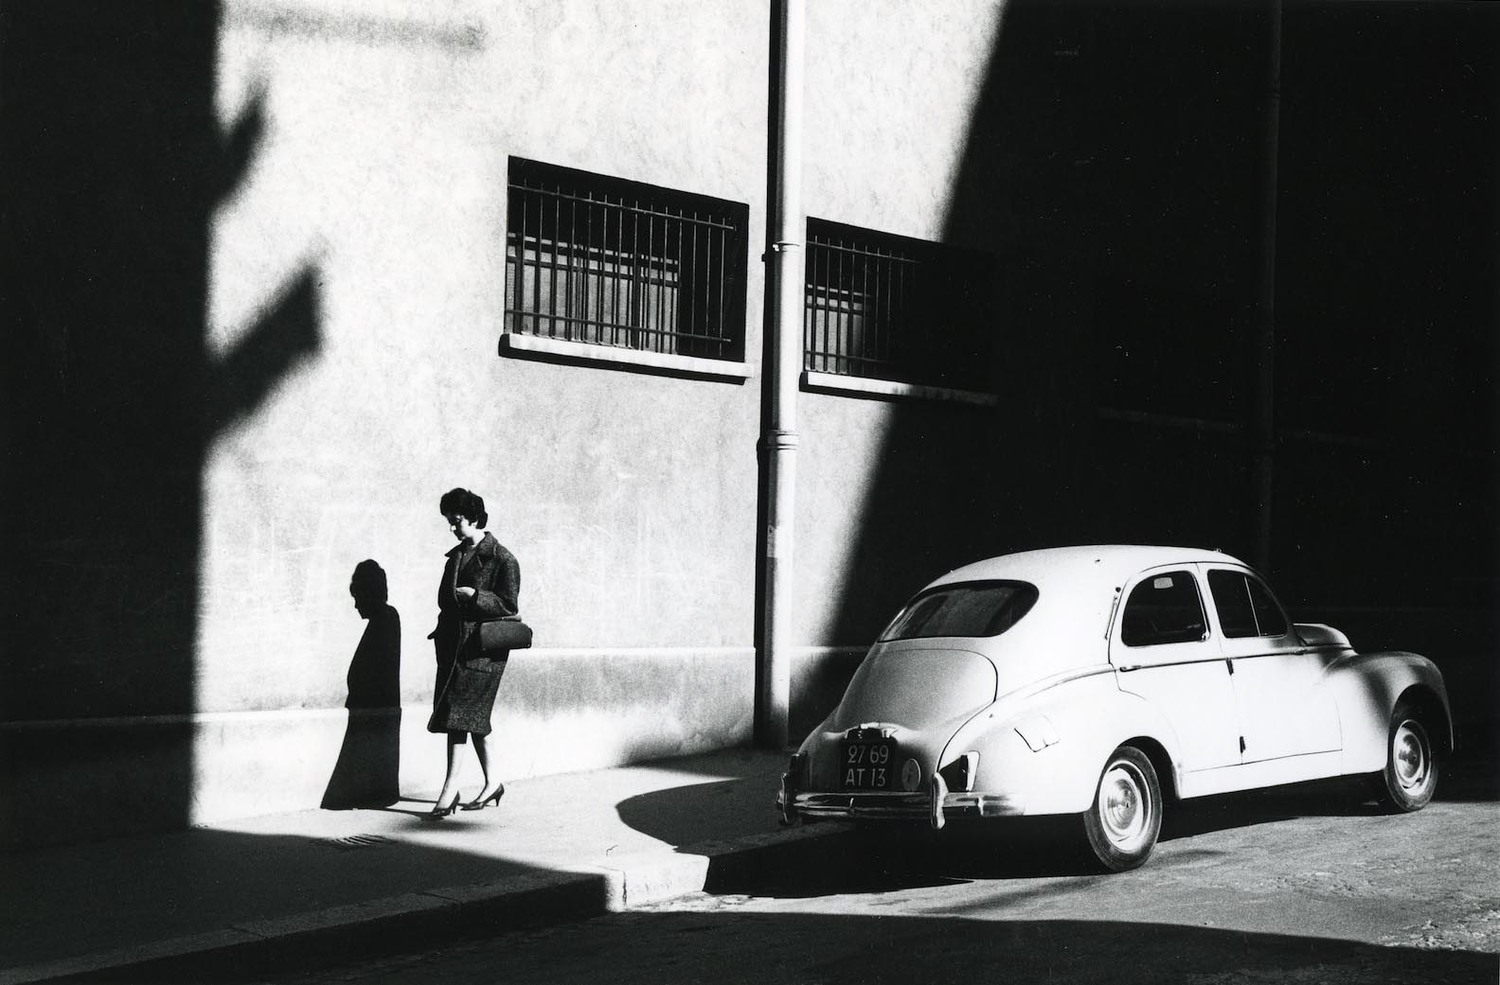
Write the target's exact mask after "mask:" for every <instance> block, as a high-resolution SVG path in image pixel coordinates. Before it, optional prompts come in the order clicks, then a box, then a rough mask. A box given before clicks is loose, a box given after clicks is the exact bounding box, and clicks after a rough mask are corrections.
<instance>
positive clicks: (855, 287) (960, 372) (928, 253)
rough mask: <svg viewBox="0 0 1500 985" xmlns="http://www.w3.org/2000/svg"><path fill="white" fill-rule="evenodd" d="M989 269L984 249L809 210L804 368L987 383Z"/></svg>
mask: <svg viewBox="0 0 1500 985" xmlns="http://www.w3.org/2000/svg"><path fill="white" fill-rule="evenodd" d="M989 271H990V263H989V261H988V258H987V257H985V256H984V255H983V254H979V253H974V252H972V251H968V250H960V249H956V248H954V247H949V246H943V245H941V244H938V243H928V242H923V241H921V240H914V239H907V238H905V237H901V236H892V235H889V234H886V233H878V232H873V231H871V230H868V229H858V228H855V227H853V226H844V225H839V224H836V223H832V222H826V221H824V220H820V219H808V220H807V288H806V299H807V303H806V306H805V312H804V319H803V351H804V362H803V367H804V368H805V369H807V370H809V371H811V372H817V373H832V374H836V375H840V376H857V377H865V378H868V379H876V380H889V381H893V382H898V383H912V384H923V385H929V386H941V387H949V388H954V389H965V390H977V391H981V392H988V391H989V390H991V389H992V384H991V342H990V337H989V332H990V330H991V327H992V326H993V324H994V317H993V313H994V303H993V291H992V289H991V285H990V274H989Z"/></svg>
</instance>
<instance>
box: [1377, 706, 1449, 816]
mask: <svg viewBox="0 0 1500 985" xmlns="http://www.w3.org/2000/svg"><path fill="white" fill-rule="evenodd" d="M1380 779H1381V780H1382V783H1381V787H1382V789H1381V791H1380V800H1381V804H1382V806H1384V807H1385V808H1386V809H1388V810H1390V811H1391V812H1392V813H1396V814H1409V813H1411V812H1412V811H1419V810H1421V809H1422V808H1424V807H1426V806H1427V804H1428V802H1429V801H1431V800H1432V795H1433V794H1434V793H1435V792H1437V781H1438V752H1437V746H1435V745H1433V743H1432V736H1431V735H1430V734H1429V733H1428V731H1427V726H1426V724H1425V722H1424V717H1423V716H1422V715H1421V714H1420V713H1419V712H1418V711H1417V708H1416V707H1415V706H1414V705H1412V704H1410V703H1408V702H1405V701H1399V702H1397V703H1396V708H1395V710H1394V711H1392V712H1391V724H1390V728H1389V729H1388V730H1387V732H1386V740H1385V770H1384V771H1383V772H1382V773H1381V776H1380Z"/></svg>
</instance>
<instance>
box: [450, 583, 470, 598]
mask: <svg viewBox="0 0 1500 985" xmlns="http://www.w3.org/2000/svg"><path fill="white" fill-rule="evenodd" d="M453 594H454V595H457V596H458V597H459V598H461V599H471V598H473V597H474V595H475V592H474V589H472V588H470V587H469V586H468V585H459V586H458V587H457V588H455V589H454V590H453Z"/></svg>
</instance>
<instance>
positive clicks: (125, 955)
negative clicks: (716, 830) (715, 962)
mask: <svg viewBox="0 0 1500 985" xmlns="http://www.w3.org/2000/svg"><path fill="white" fill-rule="evenodd" d="M844 830H845V829H844V827H843V826H842V825H818V826H816V827H808V828H803V827H798V828H788V829H785V830H782V831H774V832H768V833H765V834H757V835H751V836H748V837H745V838H740V839H734V840H729V841H709V842H700V843H698V844H695V845H691V846H687V847H684V848H679V849H677V850H676V851H673V850H670V849H662V850H659V851H646V852H635V853H631V854H627V855H621V856H607V857H605V858H602V859H595V860H592V861H591V862H590V863H587V864H581V865H578V866H576V867H575V870H574V871H571V872H539V873H528V874H526V875H519V876H511V877H508V878H505V879H499V880H495V881H492V882H485V883H475V884H469V885H460V886H450V887H444V888H438V889H430V890H423V891H420V892H414V893H404V894H402V895H399V896H390V897H386V898H383V899H376V900H369V901H366V902H361V903H352V904H348V905H344V906H336V907H330V908H326V909H322V910H313V911H309V912H307V913H300V914H296V915H293V916H288V917H277V918H270V919H265V920H255V921H248V922H245V923H242V924H237V925H235V926H232V927H228V928H225V929H223V930H216V931H210V932H207V933H202V934H192V935H187V936H183V937H176V938H171V939H167V940H162V941H155V942H151V943H146V944H141V945H137V946H132V947H127V948H119V949H115V950H110V951H101V952H96V953H93V954H86V955H80V956H78V957H75V958H66V959H62V960H57V961H47V962H41V963H37V964H30V965H23V966H19V967H13V968H0V985H30V983H34V982H48V981H60V980H69V981H90V980H92V981H124V980H129V981H146V980H149V981H153V982H158V981H159V982H168V981H181V982H190V981H195V980H198V979H199V978H202V977H212V974H213V972H214V971H215V970H216V969H217V971H218V972H219V973H220V974H222V971H223V969H224V968H225V966H226V965H228V964H230V963H232V964H233V965H234V966H235V967H236V968H238V969H242V970H243V971H244V972H245V973H246V974H256V973H266V972H274V971H276V970H288V969H293V968H300V967H303V966H304V965H306V964H310V963H315V964H333V963H337V962H339V961H346V960H356V959H358V958H360V957H363V956H367V955H374V954H379V953H383V952H391V951H397V950H402V949H408V948H414V947H427V946H437V945H440V944H443V943H447V942H450V941H455V940H460V939H463V938H465V937H474V936H478V935H481V934H485V933H497V932H500V931H503V930H508V929H514V928H518V927H535V926H539V925H546V924H554V923H565V922H568V921H573V920H584V919H588V918H589V917H595V916H599V915H601V914H605V913H614V912H622V911H625V910H628V909H630V908H632V907H638V906H645V905H648V904H651V903H657V902H661V901H663V900H668V899H673V898H676V897H678V896H684V895H686V894H688V893H694V892H699V891H701V890H703V889H705V888H707V887H709V885H710V883H711V881H712V879H713V873H714V872H715V871H716V870H718V869H722V867H723V865H724V864H725V863H731V864H735V863H736V862H737V860H740V859H742V858H750V857H753V861H754V864H755V865H756V866H757V867H764V866H769V865H774V864H777V863H778V858H777V856H784V857H785V859H784V860H788V861H789V860H792V859H795V858H801V857H802V854H803V853H802V852H801V851H799V850H798V849H799V848H801V847H802V846H807V845H809V844H810V843H811V842H812V841H814V840H817V839H821V838H824V837H826V836H828V835H834V834H838V833H841V832H843V831H844Z"/></svg>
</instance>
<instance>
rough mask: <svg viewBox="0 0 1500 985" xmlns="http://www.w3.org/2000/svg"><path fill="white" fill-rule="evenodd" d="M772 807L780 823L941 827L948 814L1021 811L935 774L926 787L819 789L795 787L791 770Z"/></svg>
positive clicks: (1009, 814) (1015, 814) (995, 814)
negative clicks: (951, 785)
mask: <svg viewBox="0 0 1500 985" xmlns="http://www.w3.org/2000/svg"><path fill="white" fill-rule="evenodd" d="M776 806H777V809H778V810H779V811H780V812H781V820H782V823H783V824H793V823H795V822H796V821H798V820H838V821H866V820H868V821H927V822H928V823H929V824H931V825H932V827H933V828H938V829H940V828H942V827H943V825H944V824H945V823H946V822H947V821H948V820H949V819H950V818H954V817H971V818H975V817H1018V816H1020V815H1022V814H1024V813H1025V810H1024V809H1023V808H1022V806H1021V805H1020V804H1019V803H1017V802H1016V801H1015V800H1013V799H1011V798H1008V797H1005V796H1003V795H999V794H993V793H978V792H966V793H952V792H950V791H949V790H948V787H947V784H945V783H944V782H943V779H942V777H941V776H936V777H933V780H932V782H931V783H929V784H928V785H927V789H926V790H918V791H911V792H895V793H876V792H859V793H853V792H849V793H822V792H816V791H801V792H799V791H797V790H795V789H794V788H793V787H792V776H791V774H789V773H787V774H783V775H782V778H781V789H780V791H778V793H777V795H776Z"/></svg>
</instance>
